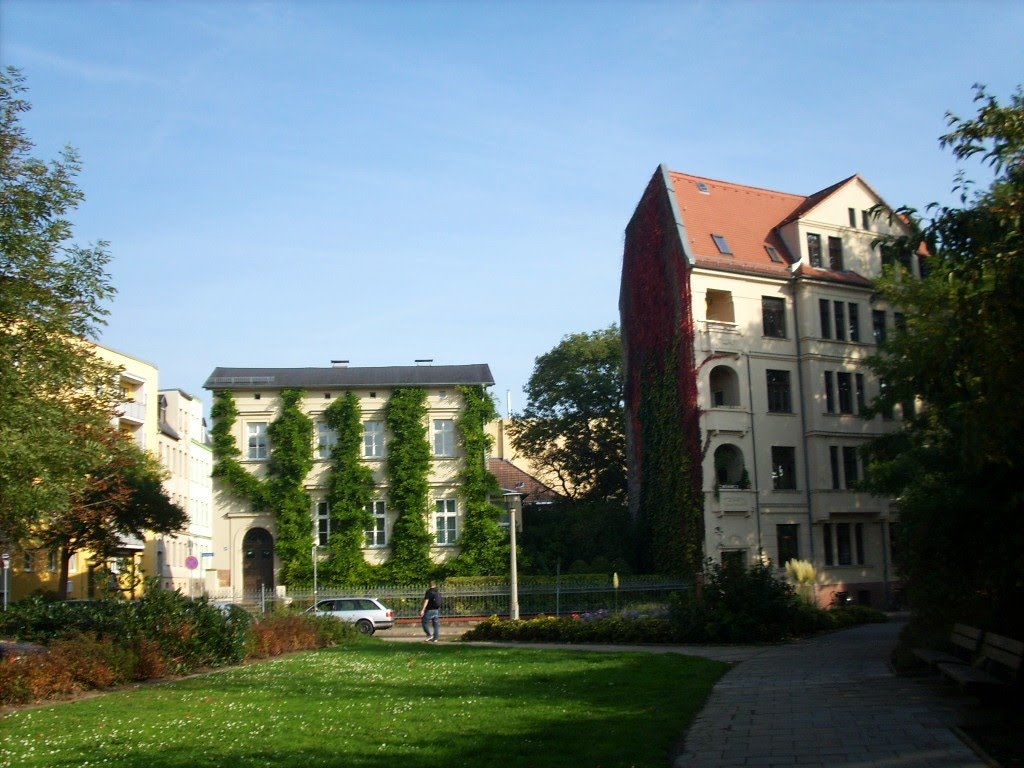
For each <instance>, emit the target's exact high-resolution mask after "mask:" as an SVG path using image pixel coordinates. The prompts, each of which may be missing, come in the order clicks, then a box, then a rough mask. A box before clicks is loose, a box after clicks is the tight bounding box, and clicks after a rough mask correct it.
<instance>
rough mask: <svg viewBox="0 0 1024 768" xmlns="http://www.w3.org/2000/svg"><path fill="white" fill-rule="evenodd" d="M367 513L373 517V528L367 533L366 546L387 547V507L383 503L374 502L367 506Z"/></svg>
mask: <svg viewBox="0 0 1024 768" xmlns="http://www.w3.org/2000/svg"><path fill="white" fill-rule="evenodd" d="M366 511H367V512H369V513H370V514H371V515H373V527H372V528H370V529H369V530H367V531H366V532H365V533H366V546H367V547H371V548H372V547H384V546H387V506H386V505H385V503H384V502H383V501H372V502H370V503H369V504H367V505H366Z"/></svg>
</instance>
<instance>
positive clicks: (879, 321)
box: [871, 309, 885, 344]
mask: <svg viewBox="0 0 1024 768" xmlns="http://www.w3.org/2000/svg"><path fill="white" fill-rule="evenodd" d="M871 330H872V332H873V333H874V335H875V344H884V343H885V310H884V309H873V310H871Z"/></svg>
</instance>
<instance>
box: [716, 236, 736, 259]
mask: <svg viewBox="0 0 1024 768" xmlns="http://www.w3.org/2000/svg"><path fill="white" fill-rule="evenodd" d="M711 239H712V240H714V241H715V245H716V246H718V252H719V253H724V254H725V255H727V256H732V248H730V247H729V243H728V242H726V239H725V235H712V236H711Z"/></svg>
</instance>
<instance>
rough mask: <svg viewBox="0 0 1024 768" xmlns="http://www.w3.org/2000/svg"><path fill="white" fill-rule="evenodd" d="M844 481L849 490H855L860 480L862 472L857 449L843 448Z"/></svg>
mask: <svg viewBox="0 0 1024 768" xmlns="http://www.w3.org/2000/svg"><path fill="white" fill-rule="evenodd" d="M843 479H844V480H845V481H846V487H847V488H853V487H855V486H856V485H857V482H858V481H859V480H860V471H859V466H858V464H857V449H856V448H851V447H850V446H844V447H843Z"/></svg>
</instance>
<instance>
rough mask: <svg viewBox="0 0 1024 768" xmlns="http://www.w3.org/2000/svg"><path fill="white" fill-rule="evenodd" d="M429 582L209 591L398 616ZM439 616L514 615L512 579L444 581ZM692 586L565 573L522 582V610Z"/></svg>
mask: <svg viewBox="0 0 1024 768" xmlns="http://www.w3.org/2000/svg"><path fill="white" fill-rule="evenodd" d="M427 586H428V585H427V584H425V583H424V584H405V585H391V586H377V587H340V588H339V587H327V586H322V587H319V588H318V589H317V590H316V593H315V595H314V592H313V589H312V588H305V589H295V588H289V589H287V590H277V591H275V590H259V591H256V592H247V593H245V594H243V595H238V594H234V595H232V594H231V593H230V592H229V591H227V590H222V591H221V593H219V594H218V593H214V594H210V595H209V597H210V599H211V600H217V601H222V602H224V601H227V602H236V603H240V604H242V605H245V606H246V607H249V608H252V609H255V610H259V611H267V610H271V609H272V608H275V607H290V608H291V609H296V608H297V609H305V608H308V607H309V606H311V605H312V604H313V602H314V599H317V600H320V599H324V598H335V597H375V598H377V599H378V600H380V601H381V602H382V603H384V604H385V605H386V606H387V607H388V608H390V609H392V610H393V611H394V612H395V618H397V619H412V618H416V617H418V616H419V612H420V607H421V606H422V604H423V595H424V593H425V592H426V590H427ZM440 588H441V595H442V598H443V599H442V605H441V615H442V616H443V617H448V618H467V617H486V616H502V617H507V616H508V615H509V614H510V607H509V606H510V602H511V600H510V596H511V589H510V585H509V581H508V580H495V581H488V582H470V583H458V582H453V583H442V584H441V585H440ZM691 589H693V582H692V581H688V580H684V579H672V578H665V577H652V576H623V577H620V578H619V579H618V586H616V585H615V583H614V582H613V580H612V579H611V578H608V579H606V580H602V579H594V578H593V577H589V578H574V577H566V578H563V579H557V578H556V579H544V580H539V579H538V580H523V579H522V578H521V579H520V581H519V612H520V615H521V616H524V617H525V616H535V615H541V614H543V615H549V616H564V615H569V614H580V613H590V612H597V611H609V612H629V611H642V612H648V611H649V609H650V608H651V607H657V606H662V605H665V604H666V603H667V602H668V598H669V595H670V594H672V593H673V592H685V591H689V590H691Z"/></svg>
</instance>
